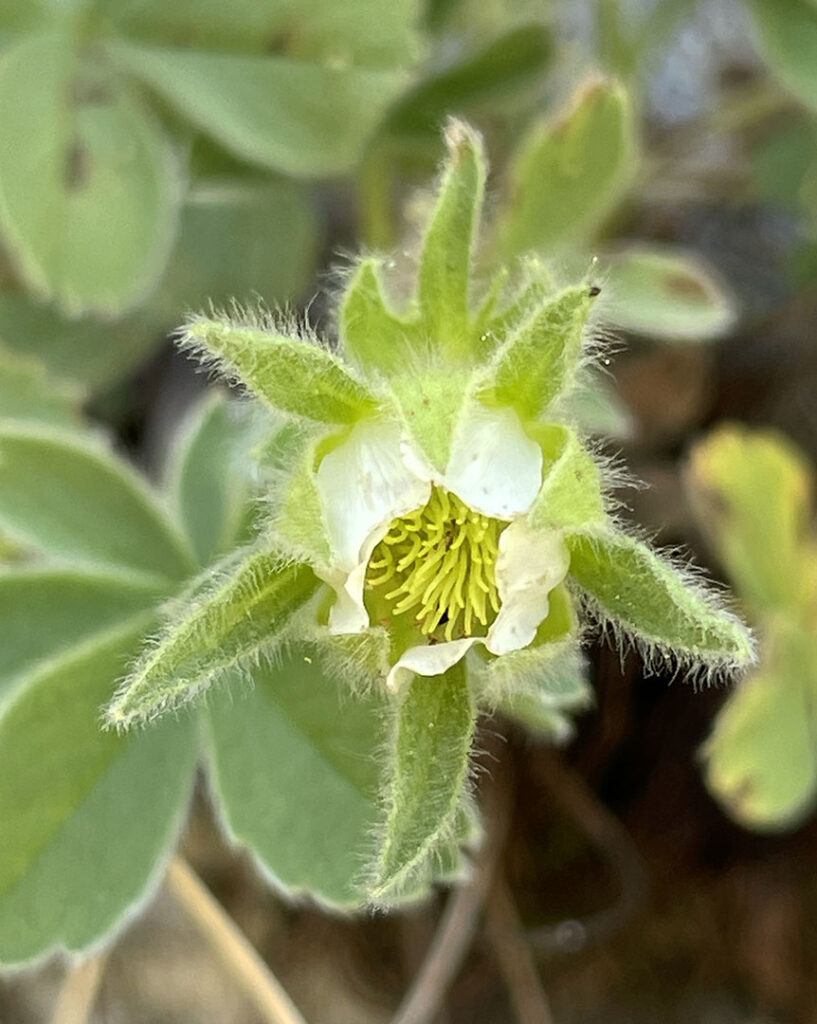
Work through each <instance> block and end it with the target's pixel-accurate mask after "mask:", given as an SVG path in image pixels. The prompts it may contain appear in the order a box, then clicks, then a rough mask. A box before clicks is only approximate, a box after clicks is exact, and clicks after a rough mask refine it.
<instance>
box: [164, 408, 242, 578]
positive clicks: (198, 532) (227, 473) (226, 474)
mask: <svg viewBox="0 0 817 1024" xmlns="http://www.w3.org/2000/svg"><path fill="white" fill-rule="evenodd" d="M252 427H253V425H252V421H251V419H250V417H249V416H248V415H247V407H246V406H243V405H240V404H239V403H237V402H228V401H227V399H226V397H225V396H224V395H222V394H219V393H218V392H210V393H209V394H207V395H205V397H204V398H203V399H202V400H201V401H200V402H199V403H198V404H197V405H196V406H195V407H194V408H193V410H192V412H191V413H190V414H189V415H188V417H187V421H186V422H185V424H184V425H183V426H182V428H181V431H180V434H179V438H178V441H177V445H176V449H175V451H174V453H173V460H172V464H171V467H170V474H169V481H168V490H169V491H170V493H171V494H172V495H173V497H174V500H175V504H176V506H177V507H178V509H179V518H180V520H181V522H182V524H183V526H184V529H185V532H186V534H187V536H188V538H189V539H190V544H191V546H192V548H193V551H194V552H195V555H196V558H197V559H198V561H199V564H200V565H208V564H209V563H210V562H212V561H213V560H214V559H215V558H217V557H218V556H219V555H223V554H225V553H226V552H227V551H228V550H229V549H231V548H233V547H235V546H236V545H237V544H240V543H242V542H244V541H246V540H248V539H249V537H248V536H247V534H248V533H249V530H248V526H249V522H250V520H251V518H252V513H253V511H254V510H253V508H252V503H251V498H252V496H253V492H254V486H253V473H252V464H251V460H250V447H251V444H252V440H253V433H254V431H253V429H252Z"/></svg>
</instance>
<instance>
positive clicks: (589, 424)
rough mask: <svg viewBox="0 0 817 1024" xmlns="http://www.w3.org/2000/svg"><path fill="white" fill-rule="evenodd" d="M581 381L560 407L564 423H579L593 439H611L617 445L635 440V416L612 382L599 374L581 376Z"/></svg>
mask: <svg viewBox="0 0 817 1024" xmlns="http://www.w3.org/2000/svg"><path fill="white" fill-rule="evenodd" d="M582 376H584V379H581V378H582ZM579 378H580V379H579V380H578V382H577V387H576V388H575V390H574V391H572V392H571V393H570V394H569V395H568V396H567V401H566V402H565V403H564V404H563V405H562V407H561V411H562V413H563V414H564V416H565V419H567V421H568V422H573V423H578V425H579V426H580V427H581V429H582V431H583V432H584V433H586V434H589V435H590V436H591V437H610V438H613V439H614V440H616V441H626V440H629V439H630V438H632V437H633V435H634V434H635V430H636V427H635V420H634V418H633V414H632V413H631V412H630V410H629V409H628V408H627V406H626V405H625V404H624V401H623V400H622V399H621V398H620V396H619V394H618V392H617V391H616V390H615V388H614V387H613V385H612V383H611V380H610V378H608V377H604V376H602V375H601V374H599V373H588V374H585V375H581V374H580V375H579Z"/></svg>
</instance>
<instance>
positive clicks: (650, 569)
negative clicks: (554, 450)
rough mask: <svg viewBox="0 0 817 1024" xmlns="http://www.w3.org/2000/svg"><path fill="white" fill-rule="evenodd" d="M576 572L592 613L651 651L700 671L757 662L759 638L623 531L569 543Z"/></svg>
mask: <svg viewBox="0 0 817 1024" xmlns="http://www.w3.org/2000/svg"><path fill="white" fill-rule="evenodd" d="M566 541H567V546H568V550H569V552H570V575H571V576H572V577H573V579H574V580H575V581H576V582H577V583H578V584H579V586H580V587H581V588H582V590H583V591H584V594H585V597H586V599H587V604H588V608H589V610H590V611H591V613H592V614H594V615H595V616H596V617H597V618H599V619H600V620H601V621H602V622H609V623H611V624H612V625H613V626H615V627H616V628H618V629H620V630H621V631H623V632H624V633H625V634H627V635H628V636H630V637H632V638H633V639H635V640H637V641H638V642H639V643H640V644H642V645H644V648H645V649H646V651H647V652H648V653H652V654H655V655H659V656H663V657H666V658H669V657H670V655H671V654H672V655H674V656H675V657H676V658H677V659H678V660H679V661H681V662H682V663H685V664H688V665H689V666H690V667H693V668H696V669H719V668H726V669H735V668H743V667H746V666H747V665H751V664H752V663H753V662H754V661H755V648H754V644H753V642H752V637H751V635H750V634H749V632H748V631H747V629H746V627H745V626H744V625H743V623H742V622H741V621H740V620H739V619H738V618H737V617H736V616H734V615H731V614H730V613H729V612H727V611H726V610H725V609H724V608H723V607H721V606H720V604H719V602H718V601H717V599H716V598H715V596H714V595H713V594H712V593H711V592H709V591H707V590H705V589H704V587H703V586H702V585H701V584H700V583H699V582H698V581H695V580H693V579H692V578H691V577H690V575H689V573H688V572H687V573H686V574H684V573H681V572H680V571H679V570H678V569H677V568H675V567H674V566H673V565H671V564H670V563H669V562H668V561H665V560H664V559H662V558H660V557H659V556H658V555H657V554H656V553H655V552H653V551H652V550H651V549H650V548H648V547H647V546H646V545H645V544H642V543H641V542H640V541H638V540H635V539H633V538H632V537H628V536H626V535H625V534H623V533H619V532H613V531H609V532H599V533H594V534H573V535H572V536H571V535H569V536H568V537H567V538H566Z"/></svg>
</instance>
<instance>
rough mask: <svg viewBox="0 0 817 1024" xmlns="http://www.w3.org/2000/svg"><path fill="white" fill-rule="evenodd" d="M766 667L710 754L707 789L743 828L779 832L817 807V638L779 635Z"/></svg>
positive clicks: (771, 641)
mask: <svg viewBox="0 0 817 1024" xmlns="http://www.w3.org/2000/svg"><path fill="white" fill-rule="evenodd" d="M763 652H764V658H765V659H766V660H765V661H764V664H763V665H762V666H761V667H760V668H759V669H758V670H757V671H756V672H754V673H752V675H751V676H750V677H749V678H748V679H746V680H745V681H744V682H742V683H740V684H739V686H738V688H737V689H736V690H735V692H734V693H733V694H732V695H731V696H730V697H729V699H728V701H727V703H726V705H725V706H724V707H723V709H722V710H721V711H720V713H719V715H718V717H717V719H716V720H715V726H714V728H713V730H712V734H711V736H710V737H709V739H708V740H707V741H706V743H705V744H704V746H703V748H702V751H701V753H702V756H703V758H704V761H705V764H706V782H707V785H708V786H709V788H710V789H711V790H712V792H713V793H714V794H715V796H716V797H717V798H718V800H719V801H720V803H721V804H722V806H723V808H724V810H725V811H726V812H727V813H728V814H729V815H730V817H732V818H734V819H735V820H736V821H737V822H739V823H740V824H741V825H745V826H747V827H749V828H755V829H762V830H770V831H774V830H778V829H782V828H787V827H791V826H793V825H795V824H796V823H797V822H799V821H801V820H802V819H803V817H804V816H805V815H806V813H807V812H808V811H809V810H810V809H811V808H812V807H813V806H814V803H815V800H817V656H816V655H815V648H814V636H813V634H812V633H810V632H807V631H805V630H800V631H799V632H798V631H794V630H792V629H787V630H782V629H777V630H776V631H775V632H774V633H773V635H771V636H769V637H767V638H766V642H765V643H764V647H763Z"/></svg>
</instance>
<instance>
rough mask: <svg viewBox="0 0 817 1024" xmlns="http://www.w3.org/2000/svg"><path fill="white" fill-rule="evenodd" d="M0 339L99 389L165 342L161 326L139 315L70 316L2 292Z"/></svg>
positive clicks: (66, 378) (73, 379)
mask: <svg viewBox="0 0 817 1024" xmlns="http://www.w3.org/2000/svg"><path fill="white" fill-rule="evenodd" d="M175 315H176V316H178V308H177V310H176V314H175ZM174 323H175V320H174ZM0 339H2V342H3V344H4V345H5V346H6V347H7V348H9V349H11V350H12V351H13V352H15V353H19V354H20V355H22V356H26V357H33V356H36V357H37V358H38V359H41V360H42V362H43V363H44V364H45V366H47V367H48V369H49V371H50V372H51V373H52V374H53V375H54V376H55V377H58V378H59V379H60V380H64V381H71V382H73V383H75V384H78V385H79V386H80V387H81V388H83V390H84V389H88V390H91V391H99V390H100V389H101V388H104V387H108V386H110V385H111V384H112V383H113V382H115V381H117V380H120V379H121V378H122V377H124V376H125V375H126V374H127V373H128V372H130V371H131V370H132V369H133V368H134V367H135V366H137V365H138V364H139V363H140V362H141V361H142V360H143V359H144V358H145V357H146V355H147V353H148V352H149V351H150V350H151V349H152V348H155V346H156V345H157V344H158V343H159V342H160V341H161V331H160V330H158V329H157V328H156V327H155V326H151V325H150V324H149V323H147V322H143V321H141V320H140V319H139V318H136V317H128V318H126V319H123V320H116V321H111V320H108V321H103V320H100V319H97V318H94V317H91V316H86V317H80V318H74V317H72V318H68V317H65V316H62V315H61V314H60V312H59V311H58V310H57V309H56V308H55V307H54V306H43V305H40V304H39V303H35V302H32V301H31V300H29V299H28V298H26V297H25V296H24V295H18V294H14V293H9V292H0Z"/></svg>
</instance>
